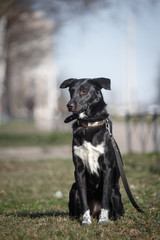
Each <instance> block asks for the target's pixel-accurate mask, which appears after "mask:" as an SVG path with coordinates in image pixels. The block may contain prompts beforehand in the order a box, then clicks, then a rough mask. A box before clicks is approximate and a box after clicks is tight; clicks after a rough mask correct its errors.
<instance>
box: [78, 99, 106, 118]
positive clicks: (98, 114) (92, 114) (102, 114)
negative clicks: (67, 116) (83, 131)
mask: <svg viewBox="0 0 160 240" xmlns="http://www.w3.org/2000/svg"><path fill="white" fill-rule="evenodd" d="M108 116H109V114H108V112H107V109H106V103H105V102H104V100H103V99H101V101H99V102H98V103H96V104H94V105H92V106H91V107H89V108H88V109H87V110H86V111H84V112H81V113H80V114H79V115H78V119H81V120H84V121H85V120H86V121H90V122H95V121H101V120H103V119H106V118H108Z"/></svg>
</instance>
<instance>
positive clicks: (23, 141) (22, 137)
mask: <svg viewBox="0 0 160 240" xmlns="http://www.w3.org/2000/svg"><path fill="white" fill-rule="evenodd" d="M71 141H72V134H71V133H70V132H54V133H48V134H47V133H45V134H44V133H43V134H42V133H41V134H40V133H34V134H26V133H0V147H9V146H12V147H20V146H48V145H63V144H71Z"/></svg>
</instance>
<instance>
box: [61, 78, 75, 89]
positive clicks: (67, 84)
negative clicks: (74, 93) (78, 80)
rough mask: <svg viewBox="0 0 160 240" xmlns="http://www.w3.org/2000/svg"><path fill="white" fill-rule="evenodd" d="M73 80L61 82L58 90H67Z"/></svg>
mask: <svg viewBox="0 0 160 240" xmlns="http://www.w3.org/2000/svg"><path fill="white" fill-rule="evenodd" d="M74 80H75V79H74V78H69V79H67V80H65V81H64V82H62V84H61V85H60V88H67V87H69V86H70V85H71V84H72V82H73V81H74Z"/></svg>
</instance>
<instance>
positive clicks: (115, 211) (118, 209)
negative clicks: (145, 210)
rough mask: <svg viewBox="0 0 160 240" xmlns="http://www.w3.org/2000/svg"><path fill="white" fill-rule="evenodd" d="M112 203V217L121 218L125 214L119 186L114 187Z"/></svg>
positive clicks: (114, 218)
mask: <svg viewBox="0 0 160 240" xmlns="http://www.w3.org/2000/svg"><path fill="white" fill-rule="evenodd" d="M111 204H112V218H113V220H117V218H120V217H122V216H123V215H124V208H123V203H122V200H121V194H120V192H119V189H118V188H113V189H112V195H111Z"/></svg>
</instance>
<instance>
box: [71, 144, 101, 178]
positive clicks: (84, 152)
mask: <svg viewBox="0 0 160 240" xmlns="http://www.w3.org/2000/svg"><path fill="white" fill-rule="evenodd" d="M74 154H75V155H76V156H78V157H80V158H81V159H82V161H83V163H84V165H85V166H86V168H87V169H88V171H89V172H91V173H96V174H97V175H98V169H99V163H98V158H99V156H100V155H102V154H104V143H103V142H102V143H101V144H99V145H97V146H93V145H92V144H91V143H90V142H86V141H84V143H83V145H81V146H79V147H78V146H74Z"/></svg>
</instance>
